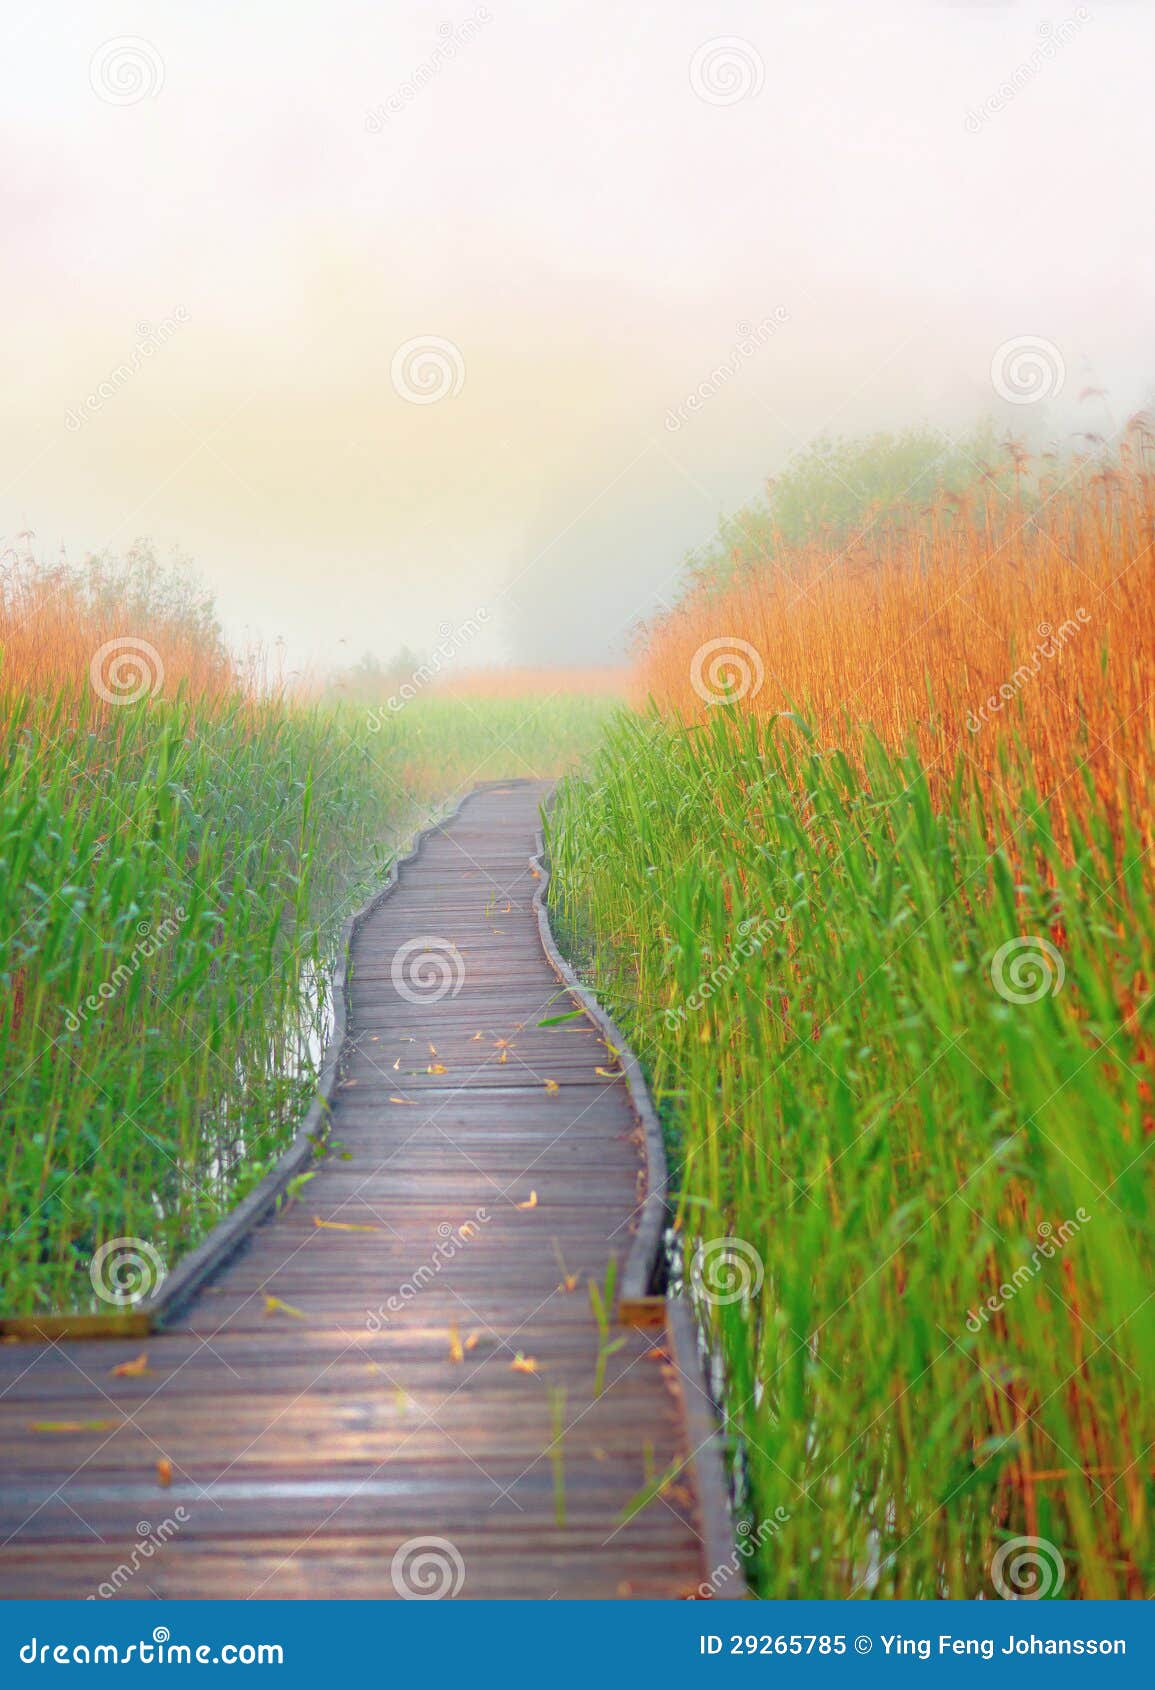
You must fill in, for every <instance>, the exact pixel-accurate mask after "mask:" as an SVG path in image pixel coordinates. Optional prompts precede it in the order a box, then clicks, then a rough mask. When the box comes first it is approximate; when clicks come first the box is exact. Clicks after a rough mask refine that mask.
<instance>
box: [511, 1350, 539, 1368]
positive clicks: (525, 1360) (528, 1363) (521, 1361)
mask: <svg viewBox="0 0 1155 1690" xmlns="http://www.w3.org/2000/svg"><path fill="white" fill-rule="evenodd" d="M509 1368H510V1372H511V1373H536V1372H537V1357H536V1356H523V1355H522V1353H521V1351H520V1350H518V1352H517V1354H516V1355H515V1356H514V1358H513V1360H512V1361H511V1362H510V1364H509Z"/></svg>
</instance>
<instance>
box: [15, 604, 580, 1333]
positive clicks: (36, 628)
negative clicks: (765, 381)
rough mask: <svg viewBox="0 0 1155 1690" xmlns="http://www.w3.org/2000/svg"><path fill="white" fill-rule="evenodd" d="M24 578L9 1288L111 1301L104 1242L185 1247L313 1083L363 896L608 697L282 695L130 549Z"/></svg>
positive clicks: (231, 1195) (537, 763)
mask: <svg viewBox="0 0 1155 1690" xmlns="http://www.w3.org/2000/svg"><path fill="white" fill-rule="evenodd" d="M17 585H18V590H14V589H13V583H12V578H11V577H10V578H9V582H8V586H9V592H8V596H7V599H6V600H5V601H3V602H4V606H5V609H4V615H3V617H2V618H0V632H2V633H3V636H4V638H3V649H2V661H3V667H2V668H0V752H2V761H0V864H2V870H0V1121H2V1125H0V1175H2V1178H0V1279H2V1281H3V1285H4V1295H3V1304H2V1309H3V1312H5V1313H18V1312H36V1311H41V1312H44V1311H49V1310H53V1309H59V1308H78V1307H88V1306H98V1305H96V1304H95V1303H94V1302H93V1295H94V1293H93V1287H92V1284H91V1283H90V1278H89V1264H90V1262H91V1260H92V1258H93V1255H94V1252H95V1251H97V1250H98V1249H99V1247H100V1246H101V1245H102V1244H103V1243H106V1242H108V1241H109V1240H111V1239H113V1238H121V1237H129V1238H141V1239H144V1240H146V1241H147V1242H148V1243H149V1244H150V1245H151V1247H152V1248H153V1249H154V1250H155V1251H156V1252H157V1254H158V1255H159V1257H160V1258H161V1259H162V1260H163V1261H164V1262H167V1263H168V1264H169V1265H171V1264H172V1263H173V1262H175V1260H176V1259H177V1258H178V1257H179V1256H180V1255H181V1254H183V1253H184V1252H185V1251H187V1250H188V1249H189V1248H191V1247H192V1246H193V1245H194V1244H195V1243H196V1242H197V1241H198V1240H199V1239H200V1238H201V1237H203V1235H204V1234H205V1233H206V1232H207V1231H208V1229H209V1228H210V1227H211V1226H212V1224H213V1223H214V1222H215V1221H216V1220H217V1219H218V1218H219V1217H220V1215H221V1214H222V1213H223V1212H224V1211H225V1210H226V1209H227V1208H228V1207H230V1206H231V1205H232V1204H233V1203H235V1202H236V1201H237V1200H238V1199H239V1197H240V1196H242V1195H243V1194H244V1192H245V1191H246V1190H247V1189H249V1188H251V1186H252V1185H253V1184H255V1183H256V1182H257V1181H258V1180H259V1179H260V1177H261V1175H262V1174H263V1173H264V1171H265V1170H266V1168H267V1167H268V1166H269V1164H270V1162H271V1161H272V1160H273V1159H275V1157H276V1156H277V1155H278V1154H279V1152H280V1151H281V1149H282V1148H283V1147H284V1145H285V1144H286V1142H287V1141H288V1139H289V1138H290V1137H291V1135H292V1133H293V1131H294V1129H295V1126H296V1124H297V1122H298V1120H299V1119H300V1116H301V1114H302V1112H303V1109H304V1107H305V1105H306V1103H307V1101H308V1098H309V1097H310V1095H311V1094H312V1091H313V1088H314V1084H315V1077H316V1070H317V1061H318V1056H319V1052H320V1049H321V1045H322V1042H323V1039H324V1036H325V1031H326V1026H327V1021H328V1013H329V1004H328V979H329V970H330V966H331V963H332V960H333V955H334V945H335V941H336V937H337V934H338V931H339V928H340V924H341V922H342V921H343V919H344V917H345V916H346V915H347V914H348V913H349V911H350V910H351V909H352V908H353V907H355V906H356V904H357V903H359V902H361V901H362V899H363V897H364V896H365V894H366V892H367V891H368V889H369V888H370V886H371V885H374V884H377V883H379V881H380V880H381V878H382V877H383V875H384V873H385V870H386V867H387V864H388V861H389V860H390V858H391V856H392V855H393V854H394V853H395V852H396V850H398V849H399V848H401V847H402V846H403V844H404V842H405V841H406V839H407V838H408V837H409V836H410V835H411V834H412V832H413V831H414V830H415V829H416V828H417V827H419V826H421V825H423V824H424V822H425V821H427V820H429V819H431V817H432V815H433V814H434V813H435V812H437V811H438V810H440V809H442V808H444V807H445V805H446V804H447V803H448V802H449V801H450V800H451V799H452V798H453V797H454V796H455V795H456V794H457V793H458V792H460V791H462V790H465V789H467V788H468V787H469V786H470V785H471V784H472V783H473V782H474V781H475V780H478V779H485V778H505V777H508V776H511V775H529V774H548V773H551V772H553V771H554V770H557V769H559V768H561V767H563V766H565V765H566V764H567V763H568V762H570V761H572V759H573V757H574V756H575V755H576V753H577V752H578V750H580V748H581V747H582V746H583V745H584V744H588V743H589V742H590V741H592V739H593V738H594V737H595V736H596V732H597V728H598V723H599V719H600V718H599V706H597V705H596V704H595V703H590V704H588V705H587V706H585V707H584V708H583V707H582V706H581V705H580V704H578V703H577V702H576V701H574V700H571V699H569V698H567V697H564V696H562V697H558V698H552V699H549V698H547V699H542V698H525V697H523V698H520V699H516V698H514V699H501V700H486V701H482V702H475V703H471V704H469V705H468V706H467V705H465V704H464V703H462V704H456V703H453V702H451V701H447V700H439V699H436V698H425V697H422V698H419V699H417V700H415V701H414V702H413V703H411V704H409V705H408V706H407V707H406V708H405V709H403V710H401V711H399V712H395V713H393V712H390V711H389V710H388V709H386V710H384V711H383V712H370V711H369V710H368V709H366V708H357V709H355V708H353V707H352V706H327V705H308V706H306V705H298V704H295V703H294V702H293V701H292V700H291V699H288V698H283V697H267V696H266V697H262V696H260V695H259V694H258V693H257V692H256V691H254V689H253V688H252V687H251V686H246V685H244V684H243V683H242V681H241V679H240V678H239V677H238V674H237V671H236V669H235V668H234V666H233V665H232V664H231V662H230V660H229V658H228V656H227V653H226V652H225V650H224V647H223V644H221V643H219V641H218V639H217V635H216V631H215V623H213V622H212V621H211V618H210V619H205V620H202V619H201V612H200V610H199V609H198V608H197V604H196V601H195V600H189V599H188V598H187V596H186V597H185V598H183V599H182V597H181V593H180V589H179V588H175V589H173V588H171V583H170V589H171V590H170V589H165V590H164V591H161V592H159V593H157V592H156V590H155V584H154V592H153V600H152V601H150V600H149V599H148V592H147V583H146V584H145V589H146V590H145V591H144V593H143V596H137V597H135V598H134V597H133V596H132V594H131V592H130V591H129V587H130V586H131V582H127V583H126V579H125V577H124V575H123V573H122V574H120V575H119V576H115V577H114V580H113V583H112V585H111V586H108V584H107V583H102V582H101V581H100V580H99V579H94V578H93V577H91V576H89V577H87V578H77V577H76V576H74V575H73V574H71V573H67V574H65V575H64V576H53V575H52V574H51V573H49V574H43V575H41V577H40V578H39V579H38V580H37V579H36V577H35V573H34V572H28V571H24V573H23V575H22V578H21V580H20V581H19V583H18V584H17ZM106 586H108V590H107V591H106V590H105V587H106ZM174 595H175V596H174ZM202 608H203V607H202ZM126 617H128V618H131V619H130V620H127V621H126V620H122V618H126ZM142 629H143V633H142V631H141V630H142ZM37 634H38V635H39V636H40V637H34V636H36V635H37ZM56 634H59V636H60V637H59V639H58V640H57V639H56V638H55V635H56ZM112 640H114V641H116V642H118V643H117V650H116V652H115V653H113V654H112V664H113V666H112V667H106V666H104V665H102V664H99V663H98V664H95V665H94V656H95V654H96V652H97V651H98V650H99V649H100V648H101V646H103V645H105V644H106V643H107V642H109V641H112ZM125 663H127V664H128V665H129V667H128V668H125V667H124V664H125ZM117 664H120V667H119V668H118V667H117V666H116V665H117ZM600 708H601V711H602V713H603V714H604V710H605V706H601V707H600Z"/></svg>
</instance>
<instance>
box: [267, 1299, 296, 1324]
mask: <svg viewBox="0 0 1155 1690" xmlns="http://www.w3.org/2000/svg"><path fill="white" fill-rule="evenodd" d="M265 1313H266V1314H291V1315H292V1317H293V1319H294V1320H304V1318H305V1317H304V1315H303V1314H302V1313H301V1311H300V1309H295V1308H294V1307H293V1305H292V1303H282V1301H281V1299H280V1298H279V1297H269V1296H266V1298H265Z"/></svg>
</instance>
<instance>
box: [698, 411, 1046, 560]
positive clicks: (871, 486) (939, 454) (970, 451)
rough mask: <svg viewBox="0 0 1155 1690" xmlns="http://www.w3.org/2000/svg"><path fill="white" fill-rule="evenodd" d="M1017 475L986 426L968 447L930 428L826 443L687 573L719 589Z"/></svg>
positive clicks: (739, 517)
mask: <svg viewBox="0 0 1155 1690" xmlns="http://www.w3.org/2000/svg"><path fill="white" fill-rule="evenodd" d="M1013 475H1014V471H1013V468H1012V465H1011V463H1010V460H1009V459H1008V456H1007V447H1006V445H1005V444H1002V443H1000V442H999V441H998V440H997V439H996V437H995V433H994V429H993V427H992V426H991V425H989V424H984V425H981V426H980V427H978V428H975V429H973V430H972V431H971V432H970V433H969V434H967V435H965V436H963V437H962V438H961V439H955V438H954V437H952V436H951V435H948V434H945V433H943V432H942V431H941V430H940V429H935V428H931V427H929V426H924V427H919V428H909V429H904V430H903V431H902V432H901V433H898V434H889V433H875V434H868V435H863V436H861V437H858V438H853V439H843V438H840V437H831V436H829V435H822V436H820V437H819V438H818V439H817V440H815V441H814V442H813V444H812V445H810V446H808V447H806V448H805V449H804V450H802V451H800V452H797V453H795V455H794V456H793V457H792V458H791V459H790V461H789V462H788V463H787V465H786V467H785V468H784V469H783V470H782V471H781V472H780V473H779V474H778V475H776V476H772V477H771V478H770V479H769V480H768V481H767V483H766V493H765V496H764V497H763V498H760V499H754V500H752V501H751V502H750V503H749V504H747V505H743V506H742V507H741V509H740V510H738V511H736V512H735V513H734V514H733V515H732V516H725V517H723V518H722V520H721V521H720V523H719V525H718V532H717V534H716V535H715V536H714V538H713V539H712V540H711V541H709V542H708V544H707V545H706V546H704V547H701V548H700V549H699V550H698V551H696V552H694V553H691V555H690V557H689V558H688V559H687V567H688V570H689V572H690V575H691V577H692V578H693V579H695V580H698V581H701V580H710V581H717V582H722V581H725V580H728V579H729V578H730V577H731V576H732V575H734V574H735V573H737V572H739V571H741V570H743V569H750V568H753V569H757V568H759V567H767V566H769V565H771V564H772V562H773V560H774V557H775V556H776V554H777V553H778V552H779V551H780V550H781V549H782V547H783V546H784V545H786V546H790V545H800V544H804V543H805V542H806V541H808V540H823V541H825V542H827V543H829V544H832V545H840V544H843V543H844V542H846V541H848V540H851V539H853V538H855V537H856V536H857V535H859V534H868V533H869V530H870V529H871V527H872V526H874V525H875V524H877V523H881V522H885V521H886V520H887V519H888V518H893V517H894V516H895V515H897V514H898V513H899V512H900V511H901V512H902V513H903V514H904V515H909V514H911V513H914V514H916V515H917V514H919V513H920V512H923V511H925V510H926V508H927V507H928V506H929V505H930V503H931V501H932V500H934V499H935V498H937V497H939V496H941V495H942V494H944V493H955V494H962V493H965V492H966V491H967V490H968V489H972V488H976V487H977V486H979V485H980V484H981V483H982V482H983V480H984V478H988V479H992V480H994V481H996V482H997V483H998V484H999V485H1000V486H1007V485H1009V484H1010V482H1011V480H1012V479H1013Z"/></svg>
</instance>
